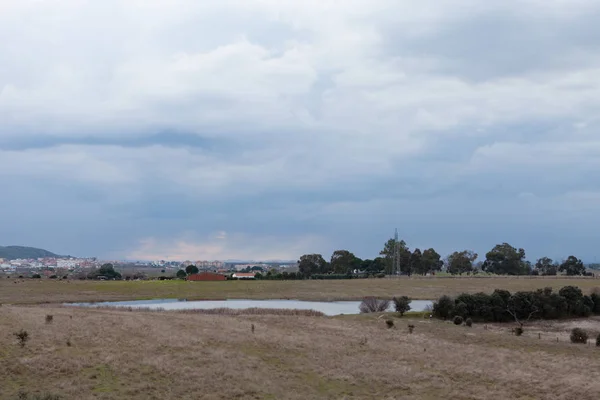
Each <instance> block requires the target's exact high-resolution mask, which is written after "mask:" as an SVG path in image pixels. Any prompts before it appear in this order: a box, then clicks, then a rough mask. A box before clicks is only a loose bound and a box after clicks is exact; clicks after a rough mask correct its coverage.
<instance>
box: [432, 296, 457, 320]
mask: <svg viewBox="0 0 600 400" xmlns="http://www.w3.org/2000/svg"><path fill="white" fill-rule="evenodd" d="M453 312H454V300H452V298H450V297H449V296H445V295H444V296H442V297H440V298H439V299H438V301H436V302H435V303H433V310H432V313H433V315H434V316H435V317H437V318H442V319H444V320H445V319H448V318H450V317H451V316H452V313H453Z"/></svg>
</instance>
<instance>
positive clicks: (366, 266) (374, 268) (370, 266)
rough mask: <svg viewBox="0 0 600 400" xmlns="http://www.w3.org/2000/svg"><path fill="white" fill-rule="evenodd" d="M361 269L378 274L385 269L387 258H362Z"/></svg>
mask: <svg viewBox="0 0 600 400" xmlns="http://www.w3.org/2000/svg"><path fill="white" fill-rule="evenodd" d="M360 269H362V270H363V271H367V272H368V273H370V274H377V273H379V272H383V271H384V270H385V259H383V258H382V257H377V258H376V259H374V260H362V262H361V263H360Z"/></svg>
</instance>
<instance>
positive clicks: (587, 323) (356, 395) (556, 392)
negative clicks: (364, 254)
mask: <svg viewBox="0 0 600 400" xmlns="http://www.w3.org/2000/svg"><path fill="white" fill-rule="evenodd" d="M46 315H52V316H53V318H52V321H51V322H50V323H47V322H46ZM388 318H390V315H385V316H384V317H382V316H381V315H379V314H367V315H355V316H341V317H334V318H331V317H320V316H293V315H206V314H200V313H172V312H150V311H126V310H122V311H121V310H109V309H80V308H73V307H60V306H54V305H48V306H7V305H4V306H2V307H0V398H2V399H9V400H11V399H18V398H28V399H35V398H44V397H41V396H42V395H54V396H58V398H60V399H115V400H116V399H157V400H158V399H160V400H165V399H190V400H191V399H302V400H304V399H574V398H577V399H590V400H591V399H598V398H600V380H598V377H599V376H600V348H596V347H595V346H594V345H593V344H592V345H583V344H581V345H575V344H571V343H569V342H568V333H569V330H570V329H571V328H572V327H573V326H582V327H584V328H585V329H587V330H588V331H589V332H590V336H592V337H595V333H596V332H599V331H600V320H598V319H594V318H590V319H585V320H576V321H561V322H542V323H539V324H528V325H527V326H526V329H525V334H524V335H523V336H521V337H517V336H514V335H512V334H511V333H510V330H511V328H512V327H513V325H512V324H501V325H491V324H487V325H484V324H474V326H473V327H472V328H467V327H465V326H456V325H453V324H452V323H449V322H444V321H438V320H431V319H429V318H411V317H404V318H396V317H393V318H394V322H395V324H394V328H391V329H388V328H387V325H386V323H385V320H386V319H388ZM408 324H412V325H414V326H415V328H414V332H413V333H412V334H409V333H408V329H407V325H408ZM252 326H254V332H252ZM20 329H24V330H26V331H27V332H28V333H29V340H28V341H27V342H26V344H25V346H24V347H20V346H19V345H18V343H17V340H16V338H15V337H14V336H13V333H14V332H16V331H18V330H20ZM557 338H558V341H557ZM19 396H21V397H19ZM24 396H26V397H24ZM35 396H39V397H35ZM48 398H52V397H48ZM54 398H56V397H54Z"/></svg>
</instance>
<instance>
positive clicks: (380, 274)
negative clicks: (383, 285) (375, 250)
mask: <svg viewBox="0 0 600 400" xmlns="http://www.w3.org/2000/svg"><path fill="white" fill-rule="evenodd" d="M375 277H377V278H385V274H384V273H383V272H380V273H379V274H377V275H375Z"/></svg>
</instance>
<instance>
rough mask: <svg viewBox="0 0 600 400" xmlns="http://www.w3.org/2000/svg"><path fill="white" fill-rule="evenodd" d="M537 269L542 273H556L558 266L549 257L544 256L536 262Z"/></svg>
mask: <svg viewBox="0 0 600 400" xmlns="http://www.w3.org/2000/svg"><path fill="white" fill-rule="evenodd" d="M535 269H536V270H537V271H538V273H539V274H540V275H556V272H557V271H558V267H557V266H556V264H554V261H552V259H551V258H549V257H542V258H540V259H539V260H537V261H536V262H535Z"/></svg>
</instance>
